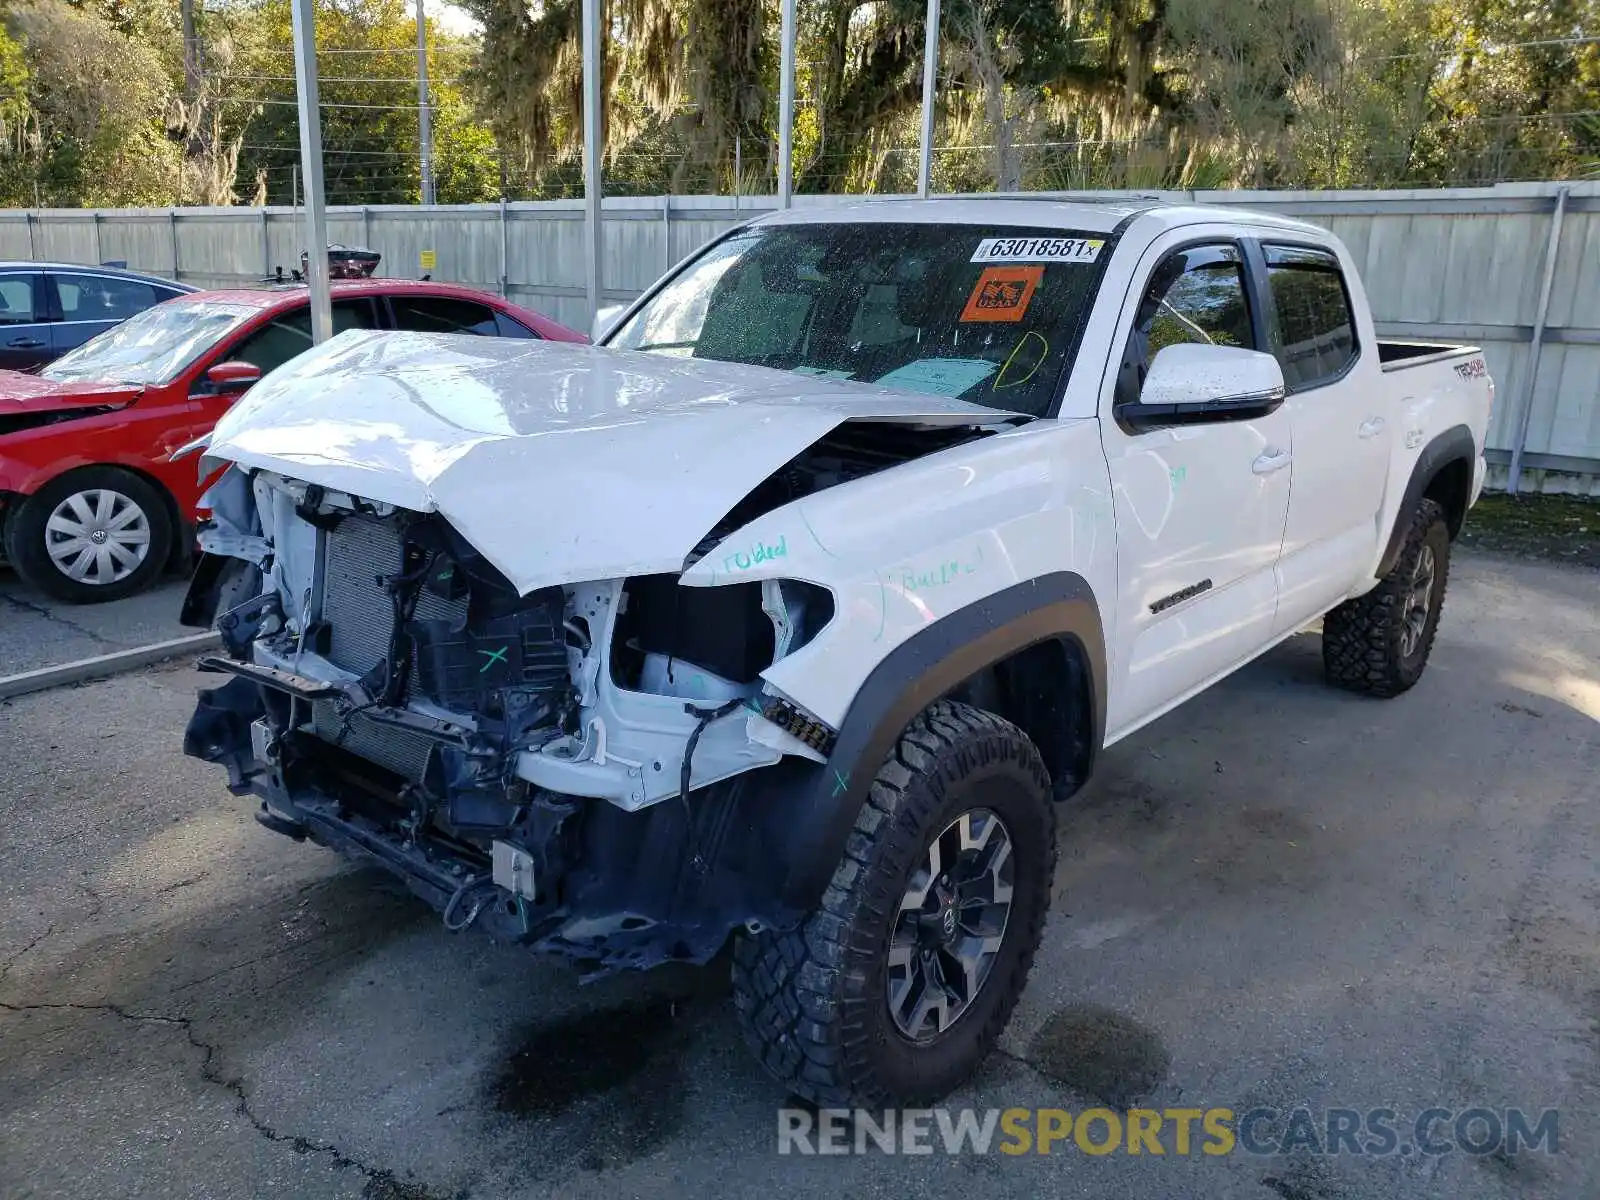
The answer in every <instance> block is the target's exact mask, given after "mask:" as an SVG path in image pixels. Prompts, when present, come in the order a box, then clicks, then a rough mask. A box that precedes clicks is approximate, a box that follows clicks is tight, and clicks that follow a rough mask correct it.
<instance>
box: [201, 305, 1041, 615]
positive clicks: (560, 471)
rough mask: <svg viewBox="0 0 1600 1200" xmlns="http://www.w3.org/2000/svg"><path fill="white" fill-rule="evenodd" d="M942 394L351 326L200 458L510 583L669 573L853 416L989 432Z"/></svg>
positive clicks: (260, 396) (243, 413) (246, 404)
mask: <svg viewBox="0 0 1600 1200" xmlns="http://www.w3.org/2000/svg"><path fill="white" fill-rule="evenodd" d="M1010 415H1014V414H1006V413H1002V412H999V411H997V410H995V409H991V408H984V407H982V406H980V405H976V404H969V403H967V402H965V401H961V400H953V399H947V398H944V397H940V396H920V395H914V394H908V393H904V392H896V391H892V390H890V389H888V388H881V387H874V386H871V385H866V384H854V383H836V382H832V381H827V380H820V379H814V378H811V377H809V376H803V375H796V374H790V373H788V372H783V371H774V370H768V369H766V368H763V367H750V366H743V365H739V364H730V363H718V362H710V361H706V360H701V359H679V358H670V357H666V356H662V355H657V354H643V353H638V352H630V351H617V350H608V349H605V348H603V347H595V346H582V345H572V344H562V343H557V342H535V341H512V340H507V339H499V338H477V337H469V336H464V335H453V334H421V333H373V332H370V331H361V330H351V331H348V332H346V333H343V334H340V335H339V336H338V337H336V338H334V339H332V340H331V341H329V342H327V343H325V344H324V345H323V346H321V347H318V348H317V349H315V350H313V351H311V352H309V353H307V354H303V355H300V356H299V357H298V358H296V359H294V360H293V361H292V362H290V363H289V364H288V365H286V366H284V367H282V368H280V369H279V370H277V371H274V372H272V374H270V375H269V376H267V378H265V379H264V380H262V381H261V382H260V383H258V384H257V385H256V386H255V387H254V388H252V389H251V390H250V392H249V393H248V394H247V395H246V397H245V398H244V399H243V400H242V401H240V402H239V403H238V404H237V405H235V406H234V407H233V408H232V409H231V410H230V411H229V412H228V413H227V415H226V416H224V417H223V418H222V420H221V421H220V422H219V423H218V424H217V427H216V430H215V432H214V433H213V435H212V437H211V442H210V446H209V449H208V451H207V458H208V459H221V460H227V461H232V462H236V463H239V464H241V465H242V466H245V467H259V468H263V469H266V470H270V471H275V472H278V473H280V474H283V475H286V476H289V477H291V478H294V479H299V480H304V481H305V482H308V483H315V484H320V485H321V486H323V487H326V488H329V489H333V490H337V491H342V492H347V493H350V494H352V495H356V496H361V497H364V498H366V499H369V500H378V501H385V502H388V503H390V504H394V505H397V506H400V507H402V508H408V509H412V510H415V511H419V512H430V511H431V512H438V513H439V514H440V515H441V516H443V517H444V518H445V519H446V520H447V521H449V522H450V524H451V525H453V526H454V527H455V528H456V530H457V531H459V532H460V533H461V535H462V536H463V537H465V538H466V539H467V541H468V542H470V543H471V544H472V545H473V546H474V547H476V548H477V550H478V551H479V552H480V553H482V554H483V555H484V556H485V557H486V558H487V559H488V560H489V561H490V562H492V563H493V564H494V565H495V566H496V567H497V568H499V570H500V571H501V572H502V573H504V574H505V576H506V578H507V579H509V580H510V581H511V583H512V584H513V585H515V586H516V587H517V589H518V590H519V591H521V592H524V593H526V592H529V591H532V590H534V589H535V588H539V587H544V586H548V585H550V584H557V583H570V582H575V581H580V580H587V579H605V578H614V577H617V576H621V575H638V574H651V573H657V572H670V571H678V570H681V569H682V567H683V562H684V559H685V557H686V556H687V555H688V554H689V553H690V551H692V550H693V549H694V548H695V546H696V545H697V544H698V543H699V542H700V540H701V539H702V538H703V537H704V536H705V535H706V534H707V533H708V532H709V531H710V530H711V529H712V527H713V526H715V524H716V523H717V521H718V520H720V519H721V518H722V517H723V516H724V515H726V514H727V512H728V511H729V510H730V509H731V508H732V507H733V506H734V505H735V504H736V503H737V502H738V501H739V500H740V499H741V498H743V497H744V496H745V495H747V494H748V493H749V492H750V491H751V489H753V488H754V487H755V486H756V485H757V484H758V483H760V482H761V481H762V480H763V479H765V478H766V477H767V476H768V475H770V474H771V473H772V472H773V471H775V470H776V469H777V468H778V467H780V466H782V465H783V464H784V463H785V462H787V461H788V460H789V459H791V458H793V457H794V456H795V455H797V454H799V453H800V452H801V451H802V450H804V449H805V448H806V447H807V446H809V445H811V444H812V443H813V442H815V441H817V440H818V439H819V438H821V437H823V436H825V435H826V434H827V433H828V432H829V431H830V430H832V429H833V428H835V427H836V426H838V425H840V424H842V423H843V422H845V421H877V422H888V423H899V424H908V425H981V424H993V423H995V422H997V421H1001V420H1004V419H1006V418H1007V417H1008V416H1010Z"/></svg>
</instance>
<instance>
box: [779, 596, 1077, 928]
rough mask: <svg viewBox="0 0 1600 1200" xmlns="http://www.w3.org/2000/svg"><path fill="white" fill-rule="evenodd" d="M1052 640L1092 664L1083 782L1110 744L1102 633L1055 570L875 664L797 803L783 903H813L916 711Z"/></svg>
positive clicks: (931, 629)
mask: <svg viewBox="0 0 1600 1200" xmlns="http://www.w3.org/2000/svg"><path fill="white" fill-rule="evenodd" d="M1052 640H1060V641H1065V642H1069V643H1075V644H1076V646H1077V647H1078V648H1079V649H1081V651H1082V652H1083V655H1084V658H1085V660H1086V661H1087V663H1088V669H1089V673H1090V676H1091V678H1090V691H1091V695H1092V696H1093V704H1094V712H1093V714H1092V728H1093V734H1092V736H1091V738H1090V745H1089V755H1090V762H1089V763H1088V764H1087V765H1086V770H1085V778H1087V774H1088V768H1092V757H1093V755H1094V754H1095V753H1096V752H1097V751H1098V750H1099V749H1100V747H1101V745H1102V743H1103V742H1104V741H1105V713H1106V649H1105V633H1104V628H1103V626H1102V624H1101V621H1100V609H1099V606H1098V605H1097V604H1096V603H1095V599H1094V592H1093V590H1092V589H1091V588H1090V587H1089V584H1088V582H1087V581H1086V580H1085V579H1084V578H1083V577H1082V576H1081V575H1077V574H1074V573H1071V572H1064V571H1063V572H1055V573H1052V574H1049V575H1041V576H1039V577H1038V578H1037V579H1031V580H1027V581H1026V582H1023V583H1018V584H1013V585H1012V586H1010V587H1008V588H1005V589H1004V590H1002V591H999V592H996V593H994V594H993V595H992V596H987V597H985V598H984V599H982V600H979V601H977V602H975V603H973V604H970V605H968V606H967V607H965V608H961V609H957V610H956V611H955V612H953V613H950V614H948V615H947V616H944V617H941V618H940V619H939V620H937V621H935V622H934V623H933V624H931V625H929V626H927V627H926V628H924V629H920V630H918V631H917V632H916V633H915V634H913V635H912V636H911V637H910V638H908V639H906V641H904V642H902V643H901V644H900V645H899V646H897V647H895V649H894V650H892V651H891V652H890V653H889V654H888V655H887V656H886V657H885V658H884V659H883V661H882V662H880V663H879V664H878V665H877V666H876V667H874V668H873V670H872V673H871V674H870V675H868V676H867V679H866V682H865V683H863V684H862V685H861V688H860V690H859V691H857V693H856V696H855V699H854V700H853V701H852V702H851V704H850V709H849V711H848V712H847V713H846V714H845V718H844V723H843V724H842V725H841V726H840V729H839V736H838V739H837V740H836V741H835V743H834V747H833V751H832V753H831V754H830V755H829V757H828V761H827V763H826V765H825V766H823V767H822V768H821V769H820V770H818V771H814V772H808V773H807V775H806V776H805V780H804V783H803V784H801V785H800V786H801V787H802V789H803V792H802V794H801V795H799V796H793V797H792V801H793V808H792V809H791V811H792V813H793V815H794V825H793V840H792V841H791V842H790V846H789V849H788V854H787V855H786V857H787V859H788V871H787V873H786V877H785V881H784V886H783V902H784V903H785V904H786V905H789V906H791V907H792V908H794V909H798V910H800V911H809V910H811V909H814V908H815V907H816V906H817V903H818V901H819V900H820V899H821V897H822V893H823V891H824V890H825V889H826V888H827V886H828V881H829V880H830V879H831V878H832V877H833V873H834V870H835V869H836V868H837V867H838V865H839V861H840V859H841V857H842V856H843V854H844V848H845V842H846V840H847V839H848V838H849V836H850V831H851V829H852V828H854V826H855V822H856V817H857V816H858V815H859V814H860V812H861V806H862V805H863V804H865V803H866V799H867V793H868V791H869V789H870V788H871V787H872V781H873V778H874V777H875V776H876V775H877V773H878V769H879V767H881V766H882V765H883V762H884V760H885V759H887V758H888V757H889V753H890V751H891V750H892V749H893V748H894V744H895V742H896V740H898V738H899V737H900V734H901V733H902V732H904V731H905V728H906V726H908V725H910V724H911V721H912V719H913V718H915V717H916V715H917V714H918V713H919V712H921V711H922V710H923V709H925V708H927V707H928V705H930V704H932V703H933V702H934V701H935V700H938V699H939V698H940V697H941V696H944V695H946V694H948V693H949V692H950V691H952V690H953V689H954V688H956V687H957V686H959V685H960V684H961V683H963V682H964V681H966V680H967V679H969V678H971V677H972V676H973V675H975V674H977V673H978V672H979V671H981V670H983V669H984V668H985V667H988V666H992V665H994V664H995V663H997V662H1000V661H1002V660H1004V659H1006V658H1008V657H1010V656H1011V655H1013V654H1015V653H1017V652H1019V651H1021V650H1025V649H1027V648H1028V647H1030V646H1035V645H1038V644H1040V643H1041V642H1048V641H1052Z"/></svg>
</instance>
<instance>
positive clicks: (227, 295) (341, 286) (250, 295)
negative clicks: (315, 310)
mask: <svg viewBox="0 0 1600 1200" xmlns="http://www.w3.org/2000/svg"><path fill="white" fill-rule="evenodd" d="M328 290H329V291H330V293H331V294H332V295H333V296H334V298H335V299H337V298H338V297H341V296H399V295H404V294H405V293H406V292H423V293H426V294H428V295H432V296H460V297H462V298H465V299H470V300H479V301H484V300H485V293H483V292H481V291H479V290H476V289H474V288H470V287H464V286H463V285H461V284H458V283H439V282H435V281H434V280H431V279H384V278H378V279H338V280H334V281H332V282H330V283H329V285H328ZM306 291H307V285H306V284H303V283H299V284H280V283H276V282H273V281H270V280H269V281H267V282H264V283H261V284H257V285H256V286H254V287H243V288H218V289H216V290H214V291H204V292H196V293H195V294H194V295H193V296H190V297H188V298H189V299H191V300H199V301H214V302H217V303H223V304H245V305H249V306H251V307H253V308H272V307H274V306H276V305H279V304H285V305H287V304H296V303H299V302H301V301H303V300H304V299H305V296H306ZM488 300H489V301H494V302H498V301H499V297H497V296H490V297H488Z"/></svg>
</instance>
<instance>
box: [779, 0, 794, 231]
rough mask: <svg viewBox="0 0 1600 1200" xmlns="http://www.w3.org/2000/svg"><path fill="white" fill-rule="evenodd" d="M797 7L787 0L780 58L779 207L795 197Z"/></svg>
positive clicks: (790, 201) (785, 0)
mask: <svg viewBox="0 0 1600 1200" xmlns="http://www.w3.org/2000/svg"><path fill="white" fill-rule="evenodd" d="M794 6H795V0H783V34H782V41H781V42H780V43H779V51H778V55H779V61H778V207H779V208H788V207H789V205H790V204H791V203H792V202H793V197H794Z"/></svg>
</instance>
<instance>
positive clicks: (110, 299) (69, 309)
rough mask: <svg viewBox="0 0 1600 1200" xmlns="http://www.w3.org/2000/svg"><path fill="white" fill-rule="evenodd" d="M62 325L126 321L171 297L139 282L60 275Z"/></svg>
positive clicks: (58, 288)
mask: <svg viewBox="0 0 1600 1200" xmlns="http://www.w3.org/2000/svg"><path fill="white" fill-rule="evenodd" d="M55 281H56V296H57V297H58V298H59V299H60V301H61V319H62V320H63V321H125V320H127V319H128V318H129V317H131V316H133V315H134V314H135V313H142V312H143V311H144V310H145V309H147V308H149V307H150V306H151V305H152V304H156V303H158V302H159V301H162V300H165V299H167V297H168V296H170V295H171V293H170V292H167V291H165V290H163V291H160V292H158V291H157V290H156V289H155V288H153V287H151V286H150V285H149V284H148V283H142V282H140V281H139V280H137V279H118V278H115V277H113V276H110V275H64V274H57V275H56V276H55Z"/></svg>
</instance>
